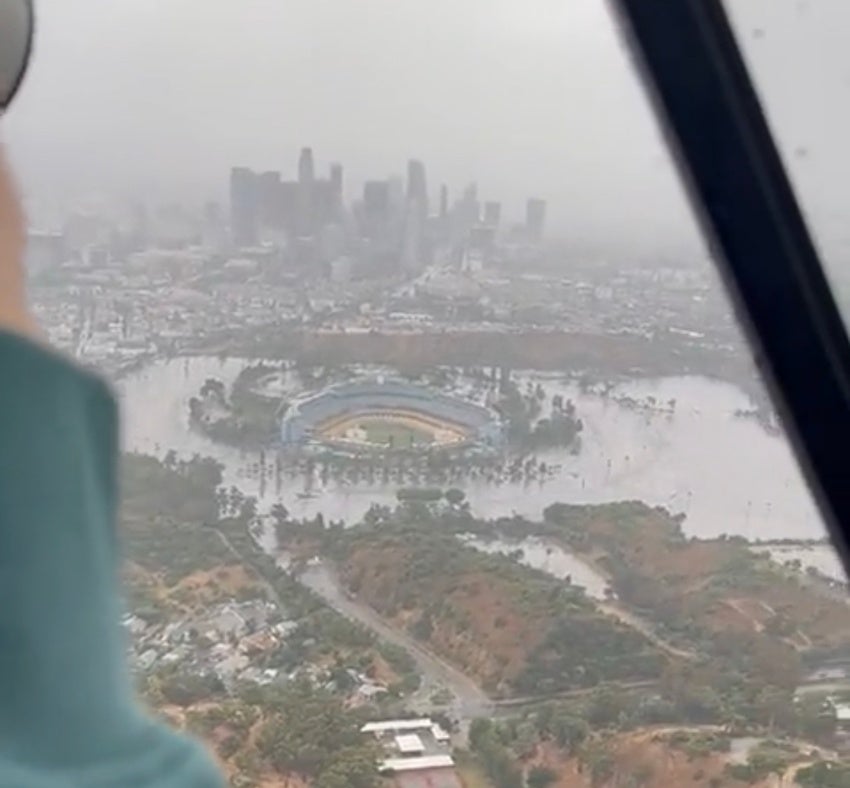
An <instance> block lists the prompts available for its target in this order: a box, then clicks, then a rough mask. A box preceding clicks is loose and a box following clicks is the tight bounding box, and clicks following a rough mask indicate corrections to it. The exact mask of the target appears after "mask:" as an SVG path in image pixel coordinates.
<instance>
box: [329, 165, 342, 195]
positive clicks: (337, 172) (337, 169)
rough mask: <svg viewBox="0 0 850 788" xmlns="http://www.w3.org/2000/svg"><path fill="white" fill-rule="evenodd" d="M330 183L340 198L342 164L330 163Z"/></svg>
mask: <svg viewBox="0 0 850 788" xmlns="http://www.w3.org/2000/svg"><path fill="white" fill-rule="evenodd" d="M331 185H332V186H333V190H334V192H336V193H337V194H338V195H339V196H340V198H342V165H341V164H331Z"/></svg>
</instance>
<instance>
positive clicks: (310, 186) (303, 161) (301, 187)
mask: <svg viewBox="0 0 850 788" xmlns="http://www.w3.org/2000/svg"><path fill="white" fill-rule="evenodd" d="M315 191H316V172H315V165H314V164H313V149H312V148H302V149H301V156H300V157H299V159H298V221H297V222H296V231H297V233H298V235H301V236H310V235H313V233H314V232H315V230H316V221H315V218H316V217H315V216H314V210H315V202H316V195H315Z"/></svg>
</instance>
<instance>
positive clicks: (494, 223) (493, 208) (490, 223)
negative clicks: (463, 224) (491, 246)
mask: <svg viewBox="0 0 850 788" xmlns="http://www.w3.org/2000/svg"><path fill="white" fill-rule="evenodd" d="M501 221H502V204H501V203H500V202H485V203H484V224H485V225H487V227H498V226H499V224H500V223H501Z"/></svg>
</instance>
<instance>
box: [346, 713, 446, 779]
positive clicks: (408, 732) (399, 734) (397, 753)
mask: <svg viewBox="0 0 850 788" xmlns="http://www.w3.org/2000/svg"><path fill="white" fill-rule="evenodd" d="M360 730H361V732H362V733H366V734H371V735H373V736H374V737H375V738H376V739H377V740H378V742H379V743H380V744H381V746H382V747H383V749H384V756H385V759H384V761H383V762H382V763H381V771H382V772H385V773H390V774H398V775H409V776H410V779H413V778H414V776H415V775H417V774H418V773H422V774H423V775H425V774H426V773H427V774H429V775H430V774H433V773H435V772H438V773H440V774H443V775H444V777H445V778H446V780H447V781H448V782H446V784H447V785H459V784H460V783H459V782H458V781H457V776H456V775H455V773H454V765H455V764H454V759H453V758H452V756H451V752H450V747H451V736H450V735H449V734H448V732H447V731H445V730H444V729H443V728H442V727H440V726H439V725H438V724H436V723H435V722H434V721H433V720H431V719H429V718H427V717H421V718H418V719H413V720H385V721H383V722H369V723H367V724H366V725H364V726H363V727H362V728H361V729H360ZM398 779H400V777H399V778H398ZM429 779H430V777H429ZM435 784H436V783H435ZM440 784H442V783H440Z"/></svg>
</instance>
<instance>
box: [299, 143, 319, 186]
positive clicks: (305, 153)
mask: <svg viewBox="0 0 850 788" xmlns="http://www.w3.org/2000/svg"><path fill="white" fill-rule="evenodd" d="M315 179H316V170H315V165H314V164H313V149H312V148H302V149H301V155H300V156H299V158H298V181H299V182H300V183H302V184H308V183H310V184H311V183H313V181H314V180H315Z"/></svg>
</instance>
